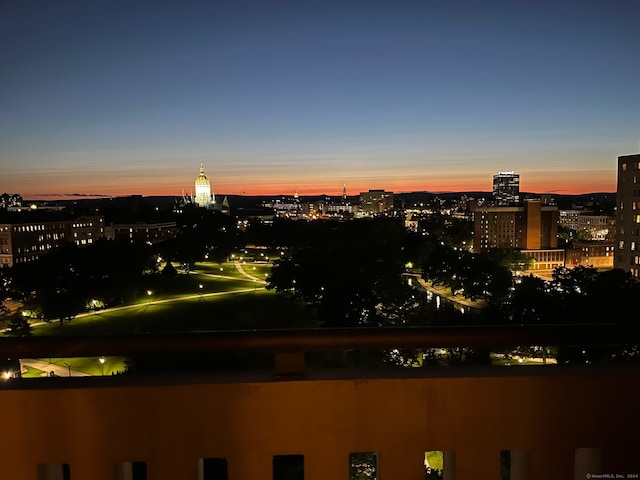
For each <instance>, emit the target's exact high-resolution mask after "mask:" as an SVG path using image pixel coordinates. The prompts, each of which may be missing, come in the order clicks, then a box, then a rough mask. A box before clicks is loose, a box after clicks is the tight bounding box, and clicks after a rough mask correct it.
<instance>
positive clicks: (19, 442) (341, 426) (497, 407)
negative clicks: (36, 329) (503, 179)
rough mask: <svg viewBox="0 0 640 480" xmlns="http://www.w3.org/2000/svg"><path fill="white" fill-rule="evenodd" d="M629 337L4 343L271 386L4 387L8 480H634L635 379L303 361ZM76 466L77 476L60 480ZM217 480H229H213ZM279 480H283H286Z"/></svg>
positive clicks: (634, 374)
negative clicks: (252, 365) (372, 474)
mask: <svg viewBox="0 0 640 480" xmlns="http://www.w3.org/2000/svg"><path fill="white" fill-rule="evenodd" d="M637 330H638V329H637V328H636V327H635V326H634V325H624V326H611V325H604V326H594V325H589V326H585V325H574V326H564V327H551V326H539V327H495V328H494V327H486V326H483V327H477V328H474V327H464V328H412V329H407V328H398V329H391V328H388V329H372V330H367V329H356V330H325V329H321V330H318V331H309V330H305V331H280V332H279V331H264V332H256V331H253V332H208V333H207V332H200V333H194V334H173V335H159V336H154V335H144V336H131V337H117V336H109V337H94V336H90V337H59V338H53V337H34V338H27V339H16V338H1V339H0V354H1V356H2V357H4V358H7V357H11V358H14V359H16V358H43V357H44V358H46V357H65V356H69V357H71V356H94V357H95V356H100V355H134V354H144V355H150V354H151V355H162V354H163V353H164V352H167V353H171V354H174V355H175V354H180V353H181V352H188V353H200V354H202V353H207V352H223V351H233V352H238V351H244V352H258V351H261V352H271V353H274V354H275V362H274V365H275V371H273V372H270V371H267V372H235V373H232V372H226V373H222V372H218V373H199V374H195V373H193V372H189V373H182V374H172V375H169V374H162V375H140V374H126V375H117V376H107V377H70V378H43V379H20V378H11V379H8V380H6V381H0V410H1V411H2V413H3V414H4V415H3V418H2V430H1V431H2V435H0V480H5V479H6V480H23V479H24V480H66V478H70V479H71V480H138V478H135V479H134V478H133V477H132V475H131V469H130V468H128V465H130V464H129V463H123V462H144V464H145V466H146V478H147V479H148V480H210V478H203V476H202V471H201V464H202V461H201V460H202V459H211V458H223V459H225V460H226V462H227V467H228V479H230V480H245V479H249V480H262V479H264V480H269V479H272V478H274V477H273V467H272V462H273V457H274V456H276V455H302V456H303V457H304V478H305V479H307V480H327V479H331V480H348V479H349V477H350V470H349V455H350V454H351V453H356V452H376V454H377V460H378V471H377V479H378V480H414V479H415V480H421V479H423V478H424V470H423V469H424V467H423V462H424V453H425V452H426V451H431V450H440V451H444V452H445V459H444V462H445V472H444V474H445V476H444V480H467V479H469V480H484V479H486V480H497V479H499V478H500V452H501V451H504V450H508V451H511V452H512V454H511V479H512V480H554V479H558V480H566V479H569V480H570V479H573V480H582V479H585V478H591V479H595V478H625V479H633V478H640V434H639V432H640V414H638V399H639V398H640V366H639V365H638V364H637V363H635V364H627V365H584V364H583V365H571V366H569V365H547V366H522V365H518V366H509V367H507V366H505V367H473V366H466V367H423V368H393V369H389V368H378V369H371V370H359V369H346V368H345V369H332V370H312V369H311V370H310V369H306V370H305V367H304V361H303V359H304V355H303V352H312V351H323V350H325V351H326V350H348V349H380V348H384V349H387V348H418V347H433V346H449V347H459V346H470V347H482V348H491V347H493V346H502V347H504V346H507V345H512V346H513V345H556V346H557V345H581V346H585V348H587V349H588V348H589V347H591V346H603V345H638V344H640V338H639V334H638V332H637ZM63 464H64V465H66V466H68V467H65V469H64V470H68V472H69V475H67V474H66V473H64V474H63V468H62V467H61V465H63ZM587 474H589V475H591V477H587ZM215 480H219V477H215ZM275 480H280V479H278V478H276V479H275Z"/></svg>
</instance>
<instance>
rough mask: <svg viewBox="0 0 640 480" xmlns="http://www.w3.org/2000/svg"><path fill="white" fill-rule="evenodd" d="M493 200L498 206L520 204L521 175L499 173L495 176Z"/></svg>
mask: <svg viewBox="0 0 640 480" xmlns="http://www.w3.org/2000/svg"><path fill="white" fill-rule="evenodd" d="M493 198H494V200H495V202H496V204H497V205H513V204H517V203H519V202H520V175H519V174H518V173H515V172H498V173H497V174H496V175H494V176H493Z"/></svg>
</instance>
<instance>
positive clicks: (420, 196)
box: [48, 191, 616, 215]
mask: <svg viewBox="0 0 640 480" xmlns="http://www.w3.org/2000/svg"><path fill="white" fill-rule="evenodd" d="M521 195H522V196H523V197H525V198H526V197H540V196H541V195H549V196H550V197H551V198H552V199H553V201H554V202H555V203H556V204H557V205H558V208H559V209H561V210H570V209H574V208H581V209H584V210H591V211H593V212H594V213H595V214H600V215H613V214H614V212H615V204H616V193H615V192H594V193H584V194H579V195H563V194H539V193H533V192H521ZM394 196H395V197H396V198H397V199H401V200H402V201H404V204H405V205H406V206H410V205H414V204H418V203H420V202H424V203H425V204H427V203H430V202H431V201H433V200H434V199H435V198H436V197H437V198H440V199H443V200H458V199H459V198H460V197H462V196H466V197H469V198H475V199H483V198H484V199H487V200H489V199H491V197H492V193H491V192H481V191H472V192H426V191H422V192H403V193H396V194H395V195H394ZM216 197H221V198H224V197H227V199H228V201H229V205H230V207H231V209H232V211H237V210H246V209H254V208H256V207H259V206H260V205H262V204H263V203H264V202H270V201H273V200H276V199H282V198H288V199H290V198H291V195H225V194H218V195H216ZM177 198H178V197H175V196H149V197H141V198H140V197H139V196H138V199H137V200H138V201H141V203H142V205H145V206H149V205H153V206H158V207H161V208H170V207H171V206H173V204H174V203H175V202H176V200H177ZM320 200H328V201H331V202H340V201H341V196H340V195H311V196H300V201H301V202H305V203H314V202H318V201H320ZM358 200H359V196H358V195H349V196H348V201H349V202H351V203H357V202H358ZM48 203H56V204H59V205H67V206H73V207H74V210H78V209H82V208H85V209H98V210H103V209H112V208H123V207H124V208H127V209H130V208H131V207H132V206H133V205H134V204H135V203H137V202H136V201H134V196H128V197H127V196H124V197H115V198H102V199H75V200H61V201H56V202H48Z"/></svg>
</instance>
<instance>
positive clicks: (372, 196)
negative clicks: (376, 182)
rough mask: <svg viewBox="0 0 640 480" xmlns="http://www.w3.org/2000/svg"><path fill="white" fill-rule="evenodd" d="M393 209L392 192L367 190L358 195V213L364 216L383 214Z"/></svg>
mask: <svg viewBox="0 0 640 480" xmlns="http://www.w3.org/2000/svg"><path fill="white" fill-rule="evenodd" d="M392 209H393V192H386V191H385V190H369V191H368V192H361V193H360V211H361V212H362V213H363V214H365V215H373V214H376V213H385V212H388V211H390V210H392Z"/></svg>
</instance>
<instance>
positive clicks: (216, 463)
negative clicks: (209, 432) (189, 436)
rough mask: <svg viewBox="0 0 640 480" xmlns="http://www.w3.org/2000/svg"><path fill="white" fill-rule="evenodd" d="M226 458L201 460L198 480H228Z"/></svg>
mask: <svg viewBox="0 0 640 480" xmlns="http://www.w3.org/2000/svg"><path fill="white" fill-rule="evenodd" d="M228 478H229V477H228V473H227V459H226V458H219V457H215V458H201V459H200V464H199V466H198V480H228Z"/></svg>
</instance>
